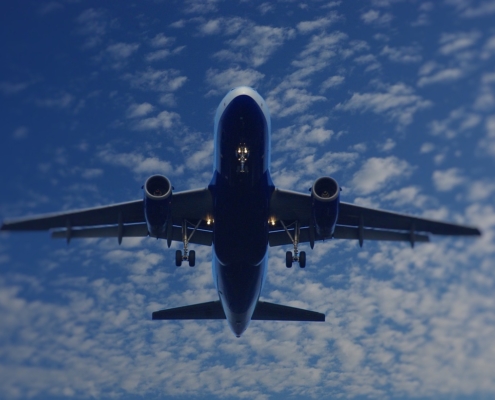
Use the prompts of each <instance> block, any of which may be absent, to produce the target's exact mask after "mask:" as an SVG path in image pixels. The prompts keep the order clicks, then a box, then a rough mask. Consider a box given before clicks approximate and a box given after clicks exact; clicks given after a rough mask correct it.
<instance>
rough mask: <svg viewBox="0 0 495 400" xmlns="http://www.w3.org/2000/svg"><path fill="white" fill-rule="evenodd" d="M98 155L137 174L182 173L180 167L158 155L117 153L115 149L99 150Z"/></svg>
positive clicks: (109, 162)
mask: <svg viewBox="0 0 495 400" xmlns="http://www.w3.org/2000/svg"><path fill="white" fill-rule="evenodd" d="M98 157H99V158H100V159H101V160H102V161H103V162H105V163H107V164H111V165H115V166H119V167H126V168H129V169H130V170H132V171H133V172H134V173H135V174H138V175H142V174H155V173H156V174H166V175H177V174H180V173H182V171H181V170H180V169H176V168H173V167H172V164H170V162H168V161H163V160H160V159H159V158H158V157H156V156H150V157H146V156H145V155H143V154H140V153H136V152H134V153H116V152H115V151H113V150H109V149H103V150H100V151H99V152H98Z"/></svg>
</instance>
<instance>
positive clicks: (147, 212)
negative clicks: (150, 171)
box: [143, 175, 172, 237]
mask: <svg viewBox="0 0 495 400" xmlns="http://www.w3.org/2000/svg"><path fill="white" fill-rule="evenodd" d="M143 189H144V216H145V218H146V224H147V225H148V233H149V235H150V236H152V237H160V236H163V235H164V233H165V231H166V229H167V222H168V221H169V220H170V210H171V203H172V184H171V183H170V181H169V180H168V179H167V178H166V177H165V176H163V175H152V176H150V177H149V178H148V179H147V180H146V182H145V183H144V186H143ZM170 223H171V222H170Z"/></svg>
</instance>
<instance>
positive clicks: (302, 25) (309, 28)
mask: <svg viewBox="0 0 495 400" xmlns="http://www.w3.org/2000/svg"><path fill="white" fill-rule="evenodd" d="M341 18H342V17H341V16H339V14H337V13H336V12H332V13H330V14H329V15H328V16H326V17H321V18H318V19H315V20H313V21H302V22H299V23H298V24H297V26H296V27H297V30H298V31H299V32H300V33H302V34H308V33H311V32H313V31H315V30H321V29H325V28H328V27H329V26H330V25H332V24H333V23H335V22H337V21H339V20H340V19H341Z"/></svg>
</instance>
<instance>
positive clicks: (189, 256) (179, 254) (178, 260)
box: [175, 220, 201, 267]
mask: <svg viewBox="0 0 495 400" xmlns="http://www.w3.org/2000/svg"><path fill="white" fill-rule="evenodd" d="M200 223H201V220H199V221H198V223H197V224H196V225H193V224H191V223H190V222H189V221H186V220H183V221H182V243H183V244H184V250H182V251H181V250H177V251H176V252H175V265H176V266H177V267H180V266H181V265H182V261H189V266H190V267H194V266H195V265H196V252H195V251H194V250H188V249H187V246H188V244H189V241H190V240H191V238H192V236H193V235H194V233H195V232H196V230H197V229H198V226H199V224H200ZM188 224H189V225H191V226H193V227H194V229H193V231H192V232H191V234H190V235H189V236H188V235H187V225H188Z"/></svg>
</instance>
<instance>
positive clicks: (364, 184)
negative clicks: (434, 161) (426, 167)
mask: <svg viewBox="0 0 495 400" xmlns="http://www.w3.org/2000/svg"><path fill="white" fill-rule="evenodd" d="M412 171H413V167H412V166H411V165H410V164H409V163H408V162H407V161H405V160H400V159H399V158H397V157H394V156H390V157H386V158H378V157H371V158H369V159H368V160H366V161H365V162H364V163H363V165H362V166H361V169H360V170H359V171H357V172H356V173H355V174H354V176H353V177H352V180H351V182H350V183H351V186H352V189H353V191H355V192H356V193H357V194H360V195H369V194H371V193H376V192H379V191H382V190H383V189H384V188H385V187H386V185H388V184H389V183H391V182H392V181H396V180H399V179H401V178H405V177H408V176H409V175H411V173H412Z"/></svg>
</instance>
